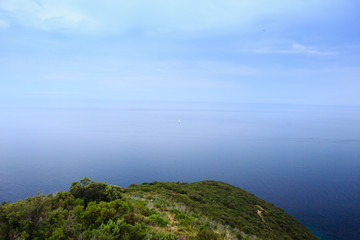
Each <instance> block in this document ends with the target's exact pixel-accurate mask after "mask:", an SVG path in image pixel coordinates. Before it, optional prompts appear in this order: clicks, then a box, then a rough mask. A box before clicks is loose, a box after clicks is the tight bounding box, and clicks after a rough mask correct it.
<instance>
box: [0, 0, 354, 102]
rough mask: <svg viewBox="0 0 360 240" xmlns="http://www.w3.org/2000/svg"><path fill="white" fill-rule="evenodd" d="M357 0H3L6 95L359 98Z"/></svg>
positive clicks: (0, 31) (1, 86)
mask: <svg viewBox="0 0 360 240" xmlns="http://www.w3.org/2000/svg"><path fill="white" fill-rule="evenodd" d="M359 13H360V2H359V1H358V0H346V1H343V0H331V1H329V0H312V1H305V0H292V1H288V0H273V1H265V0H251V1H244V0H223V1H215V0H206V1H203V0H198V1H189V0H181V1H178V0H172V1H164V0H163V1H160V0H146V1H145V0H132V1H124V0H103V1H89V0H62V1H53V0H1V1H0V104H1V103H2V105H3V106H4V105H5V106H10V105H12V104H20V105H21V104H30V105H35V106H36V105H41V104H44V103H52V102H54V103H69V104H72V103H78V102H87V103H94V104H95V103H99V104H101V103H104V102H115V103H116V102H120V103H121V102H225V103H226V102H230V103H244V102H245V103H271V104H272V103H279V104H312V105H314V104H315V105H351V106H358V105H360V97H359V96H360V95H359V89H360V79H359V76H360V41H359V40H360V28H359V27H358V23H359V22H360V14H359Z"/></svg>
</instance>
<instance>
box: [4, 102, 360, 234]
mask: <svg viewBox="0 0 360 240" xmlns="http://www.w3.org/2000/svg"><path fill="white" fill-rule="evenodd" d="M0 116H1V118H0V132H1V135H0V201H3V200H5V201H15V200H17V199H19V198H26V197H28V196H32V195H34V194H36V193H37V192H43V193H53V192H56V191H60V190H67V189H68V187H69V185H70V184H71V182H72V181H76V180H79V179H80V178H82V177H84V176H88V177H90V178H92V179H94V180H96V181H108V182H109V183H112V184H118V185H120V186H124V187H126V186H128V185H129V184H131V183H142V182H150V181H187V182H192V181H200V180H205V179H214V180H219V181H224V182H228V183H230V184H233V185H236V186H238V187H241V188H244V189H246V190H248V191H250V192H252V193H254V194H256V195H257V196H259V197H261V198H263V199H265V200H267V201H270V202H272V203H274V204H275V205H277V206H279V207H281V208H284V209H285V210H286V211H287V212H288V213H290V214H291V215H293V216H295V217H296V218H297V219H298V220H300V221H301V222H303V223H304V224H305V225H306V226H308V227H310V228H311V229H312V230H313V232H314V233H315V234H316V235H318V236H321V238H322V239H332V240H334V239H336V240H337V239H360V108H359V107H330V106H304V105H260V104H198V103H197V104H195V103H192V104H190V103H188V104H180V103H167V104H163V103H156V104H155V103H153V104H144V103H132V104H114V103H113V104H109V103H103V104H99V103H98V104H77V105H70V104H64V103H63V104H36V105H34V104H33V105H24V104H18V105H12V106H9V105H6V104H3V105H2V108H1V109H0ZM179 119H181V124H180V125H179V124H178V120H179Z"/></svg>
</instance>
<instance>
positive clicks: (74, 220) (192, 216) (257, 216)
mask: <svg viewBox="0 0 360 240" xmlns="http://www.w3.org/2000/svg"><path fill="white" fill-rule="evenodd" d="M0 239H1V240H3V239H4V240H5V239H49V240H54V239H104V240H108V239H109V240H110V239H129V240H138V239H139V240H140V239H159V240H175V239H179V240H186V239H189V240H192V239H200V240H217V239H274V240H275V239H276V240H281V239H284V240H285V239H287V240H290V239H294V240H295V239H299V240H300V239H306V240H311V239H316V238H315V237H314V236H313V235H312V234H311V233H310V231H309V230H308V229H307V228H305V227H304V226H303V225H302V224H301V223H299V222H298V221H296V220H295V219H294V218H293V217H291V216H289V215H287V214H286V213H285V212H284V211H283V210H282V209H280V208H276V207H274V206H273V205H272V204H270V203H268V202H266V201H264V200H261V199H260V198H258V197H256V196H254V195H253V194H250V193H248V192H246V191H244V190H242V189H240V188H237V187H234V186H231V185H229V184H226V183H222V182H216V181H203V182H196V183H167V182H165V183H160V182H153V183H144V184H140V185H136V184H131V185H130V186H129V187H128V188H121V187H118V186H114V185H109V184H107V183H97V182H94V181H92V180H90V179H89V178H84V179H82V180H80V181H79V182H73V183H72V185H71V187H70V191H69V192H58V193H57V194H56V195H55V196H53V195H51V194H50V195H46V196H45V195H42V194H38V195H36V196H34V197H31V198H28V199H26V200H24V201H23V200H20V201H17V202H15V203H3V204H2V205H1V206H0Z"/></svg>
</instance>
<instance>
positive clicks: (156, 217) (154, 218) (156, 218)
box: [149, 214, 169, 227]
mask: <svg viewBox="0 0 360 240" xmlns="http://www.w3.org/2000/svg"><path fill="white" fill-rule="evenodd" d="M149 219H150V221H151V222H152V223H154V224H156V225H159V226H160V227H166V226H167V225H168V224H169V221H167V220H165V219H164V217H163V216H161V215H160V214H153V215H151V216H150V217H149Z"/></svg>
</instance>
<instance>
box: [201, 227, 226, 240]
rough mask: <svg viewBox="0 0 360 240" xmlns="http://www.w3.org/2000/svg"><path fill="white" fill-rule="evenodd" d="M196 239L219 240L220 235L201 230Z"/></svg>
mask: <svg viewBox="0 0 360 240" xmlns="http://www.w3.org/2000/svg"><path fill="white" fill-rule="evenodd" d="M196 239H198V240H219V239H220V235H219V234H217V233H215V232H213V231H211V230H209V229H203V230H201V231H199V232H198V234H197V235H196Z"/></svg>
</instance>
